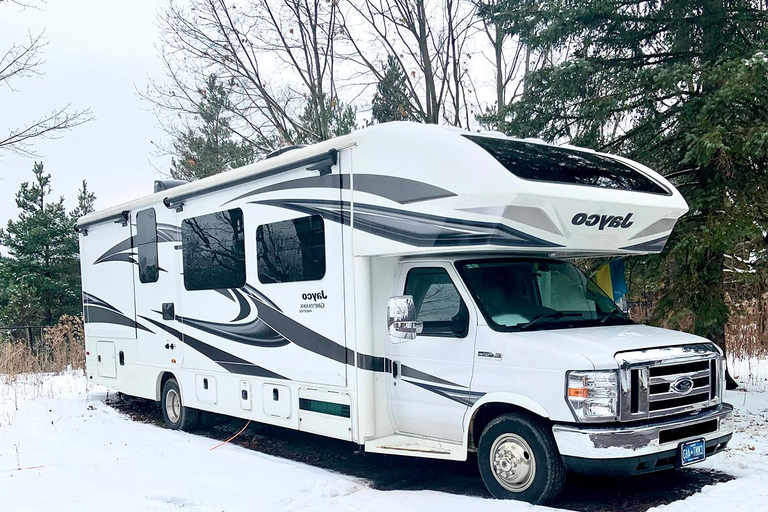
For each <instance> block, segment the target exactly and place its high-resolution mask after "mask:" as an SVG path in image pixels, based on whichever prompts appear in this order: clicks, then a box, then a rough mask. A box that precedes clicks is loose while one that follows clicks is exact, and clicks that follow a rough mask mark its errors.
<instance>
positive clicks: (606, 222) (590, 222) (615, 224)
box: [571, 212, 634, 231]
mask: <svg viewBox="0 0 768 512" xmlns="http://www.w3.org/2000/svg"><path fill="white" fill-rule="evenodd" d="M633 215H634V213H631V212H630V213H628V214H626V215H623V216H622V215H598V214H596V213H594V214H591V215H590V214H587V213H577V214H576V215H574V216H573V218H572V219H571V224H573V225H574V226H581V225H582V224H583V225H585V226H598V228H597V229H599V230H601V231H602V230H603V229H605V228H623V229H626V228H628V227H629V226H631V225H632V224H634V222H633V221H631V220H630V219H631V218H632V216H633Z"/></svg>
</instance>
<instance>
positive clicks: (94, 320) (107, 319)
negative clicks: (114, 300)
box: [83, 304, 154, 334]
mask: <svg viewBox="0 0 768 512" xmlns="http://www.w3.org/2000/svg"><path fill="white" fill-rule="evenodd" d="M83 316H84V317H85V322H86V323H89V324H113V325H124V326H126V327H131V328H132V329H141V330H142V331H147V332H149V333H152V334H154V332H152V331H150V330H149V329H147V328H146V327H144V326H143V325H141V324H140V323H137V322H134V321H133V320H131V319H130V318H128V317H127V316H125V315H123V314H122V313H120V312H117V311H113V310H111V309H105V308H103V307H99V306H93V305H88V304H86V305H84V306H83Z"/></svg>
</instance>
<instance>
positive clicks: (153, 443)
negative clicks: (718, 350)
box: [0, 361, 768, 512]
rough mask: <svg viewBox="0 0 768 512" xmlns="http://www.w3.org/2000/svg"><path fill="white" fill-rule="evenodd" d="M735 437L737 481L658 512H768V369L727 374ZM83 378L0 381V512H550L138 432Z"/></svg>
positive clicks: (718, 462) (149, 430)
mask: <svg viewBox="0 0 768 512" xmlns="http://www.w3.org/2000/svg"><path fill="white" fill-rule="evenodd" d="M731 369H732V371H733V373H734V374H736V375H739V377H740V378H741V379H740V380H741V381H742V382H745V383H747V389H748V391H737V392H729V393H728V395H727V400H728V401H729V402H731V403H733V404H734V406H735V407H736V408H737V411H738V415H737V418H736V425H737V433H736V435H735V436H734V439H733V441H732V442H731V444H730V446H729V448H728V450H727V452H725V453H724V454H722V455H719V456H717V457H713V458H712V459H711V460H708V461H706V462H704V463H703V464H702V465H703V466H705V467H710V468H713V469H717V470H720V471H723V472H726V473H729V474H731V475H734V476H735V477H736V479H735V480H732V481H730V482H726V483H721V484H717V485H712V486H707V487H704V489H703V490H702V492H700V493H698V494H695V495H693V496H691V497H690V498H688V499H685V500H682V501H677V502H674V503H672V504H670V505H667V506H663V507H658V508H657V509H654V510H662V509H663V510H664V512H681V511H688V510H691V511H694V510H695V511H697V512H700V511H701V510H728V511H729V512H738V511H749V512H759V511H764V510H768V361H761V362H756V361H753V362H752V364H751V365H749V364H747V363H737V362H732V363H731ZM105 398H106V390H104V389H102V388H96V387H94V386H89V385H88V383H87V381H86V379H85V378H84V377H83V376H82V374H81V373H79V372H69V373H65V374H63V375H56V376H52V375H31V376H22V377H20V378H17V379H15V380H13V381H11V380H10V379H8V378H7V377H3V376H0V511H2V512H21V511H28V510H29V511H50V510H55V511H57V512H58V511H69V510H72V511H77V512H87V511H96V510H108V511H110V512H111V511H123V510H131V511H137V510H141V511H151V512H154V511H157V512H166V511H175V510H178V509H185V510H190V511H195V512H207V511H217V512H218V511H227V512H234V511H246V510H258V511H260V512H262V511H281V512H282V511H286V512H290V511H295V510H312V511H329V512H330V511H334V512H335V511H344V510H364V511H371V512H378V511H381V512H385V511H386V512H391V511H392V510H397V511H398V512H408V511H424V510H439V511H440V512H450V511H457V512H459V511H462V512H465V511H466V510H472V511H473V512H481V511H486V510H488V511H493V510H498V511H501V510H504V511H507V512H510V511H511V512H515V511H522V510H532V509H536V510H545V509H546V508H545V507H532V506H530V505H527V504H524V503H514V502H500V501H495V500H491V499H483V498H475V497H466V496H458V495H453V494H446V493H439V492H433V491H378V490H375V489H372V488H370V487H368V486H367V485H366V483H365V482H364V481H362V480H358V479H355V478H352V477H347V476H344V475H340V474H337V473H333V472H330V471H326V470H322V469H318V468H314V467H311V466H307V465H304V464H300V463H296V462H292V461H287V460H284V459H279V458H275V457H272V456H269V455H265V454H262V453H258V452H255V451H251V450H246V449H243V448H239V447H237V446H232V445H225V446H222V447H221V448H218V449H217V450H215V451H211V450H210V448H212V447H213V446H215V445H216V444H218V441H216V440H213V439H209V438H205V437H200V436H195V435H190V434H185V433H182V432H173V431H170V430H166V429H163V428H158V427H156V426H152V425H148V424H143V423H137V422H134V421H131V420H130V419H128V418H127V417H125V416H123V415H121V414H120V413H118V412H117V411H115V410H114V409H112V408H111V407H109V406H107V405H106V404H105Z"/></svg>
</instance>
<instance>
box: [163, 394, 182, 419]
mask: <svg viewBox="0 0 768 512" xmlns="http://www.w3.org/2000/svg"><path fill="white" fill-rule="evenodd" d="M165 412H166V414H168V419H169V420H171V423H177V422H178V421H179V418H181V397H180V396H179V393H178V391H176V390H175V389H169V390H168V394H167V395H166V396H165Z"/></svg>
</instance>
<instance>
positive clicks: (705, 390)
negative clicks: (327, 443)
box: [76, 123, 733, 503]
mask: <svg viewBox="0 0 768 512" xmlns="http://www.w3.org/2000/svg"><path fill="white" fill-rule="evenodd" d="M687 209H688V207H687V205H686V203H685V200H684V199H683V197H682V196H681V195H680V193H679V192H678V191H677V190H676V189H675V188H674V187H673V186H672V184H670V183H669V182H668V181H667V180H665V179H664V178H663V177H662V176H660V175H659V174H657V173H656V172H654V171H652V170H650V169H648V168H646V167H644V166H642V165H640V164H637V163H635V162H632V161H629V160H626V159H623V158H619V157H615V156H610V155H606V154H602V153H597V152H594V151H589V150H586V149H579V148H575V147H570V146H555V145H550V144H545V143H543V142H542V141H537V140H527V139H525V140H520V139H513V138H508V137H505V136H503V135H501V134H496V133H471V132H467V131H461V130H458V129H453V128H446V127H437V126H425V125H418V124H411V123H390V124H382V125H378V126H373V127H370V128H366V129H363V130H359V131H356V132H354V133H352V134H350V135H346V136H343V137H338V138H335V139H332V140H329V141H326V142H322V143H319V144H314V145H311V146H307V147H299V148H292V149H291V150H285V151H282V152H279V153H278V154H275V155H271V157H269V158H266V159H264V160H262V161H259V162H257V163H255V164H253V165H249V166H246V167H243V168H240V169H236V170H232V171H230V172H226V173H223V174H220V175H217V176H213V177H210V178H207V179H203V180H200V181H196V182H193V183H185V182H156V183H155V193H154V194H152V195H149V196H147V197H143V198H140V199H136V200H134V201H131V202H128V203H125V204H122V205H119V206H116V207H114V208H109V209H106V210H104V211H100V212H96V213H92V214H89V215H86V216H85V217H82V218H81V219H79V220H78V222H77V228H76V229H77V230H78V231H79V238H80V251H81V260H82V276H83V309H84V318H85V322H86V324H85V325H86V351H87V352H86V361H87V375H88V378H89V379H91V380H92V382H94V383H97V384H100V385H103V386H106V387H108V388H111V389H114V390H117V391H119V392H122V393H125V394H127V395H133V396H137V397H144V398H148V399H154V400H157V401H159V402H160V403H161V408H162V411H163V415H164V417H165V421H166V422H167V424H168V426H169V427H170V428H172V429H181V430H186V431H189V430H192V429H194V428H195V425H196V423H197V421H198V416H199V414H200V411H212V412H216V413H222V414H226V415H231V416H236V417H240V418H244V419H250V420H253V421H258V422H262V423H268V424H272V425H279V426H283V427H286V428H291V429H296V430H300V431H304V432H311V433H314V434H318V435H321V436H328V437H332V438H337V439H344V440H347V441H349V442H351V443H356V444H358V445H360V446H361V447H362V448H363V449H364V450H365V452H369V453H384V454H396V455H403V456H409V457H427V458H433V459H448V460H455V461H462V460H466V459H467V457H468V453H469V452H477V460H478V465H479V471H480V474H481V476H482V479H483V481H484V482H485V484H486V486H487V487H488V490H489V491H490V493H491V494H492V495H493V496H495V497H497V498H512V499H520V500H526V501H529V502H534V503H541V502H545V501H547V500H549V499H551V498H553V497H554V496H556V495H557V494H558V492H559V491H560V489H561V488H562V485H563V482H564V480H565V476H566V474H567V472H569V471H572V472H583V473H610V474H622V475H629V474H638V473H646V472H652V471H658V470H663V469H669V468H674V467H680V466H686V465H688V464H692V463H695V462H698V461H701V460H703V459H704V458H706V457H710V456H712V455H714V454H715V453H718V452H720V451H721V450H723V448H725V446H726V444H727V443H728V441H729V440H730V439H731V435H732V432H733V417H732V407H731V406H730V405H729V404H727V403H724V402H723V390H724V385H723V379H724V360H723V355H722V352H721V351H720V350H719V349H718V348H717V347H716V346H715V345H714V344H713V343H711V342H710V341H708V340H706V339H702V338H700V337H696V336H693V335H690V334H685V333H681V332H676V331H671V330H665V329H659V328H654V327H649V326H646V325H638V324H636V323H634V322H632V321H631V320H630V319H629V318H628V317H627V316H626V315H625V314H624V313H623V312H622V311H621V309H619V308H618V307H617V306H616V305H615V304H614V302H613V301H612V299H611V298H609V297H608V296H607V295H606V294H604V293H603V292H602V291H601V290H600V289H599V288H598V287H597V286H596V285H595V284H594V283H593V282H592V281H591V280H590V279H588V278H587V277H586V276H585V275H584V274H583V273H582V272H581V271H580V270H579V269H578V268H577V267H576V266H575V265H574V264H573V263H572V262H571V261H570V260H573V259H575V258H582V257H621V256H627V255H633V254H650V253H657V252H659V251H661V250H662V249H663V247H664V245H665V243H666V241H667V239H668V237H669V236H670V233H671V231H672V229H673V227H674V225H675V222H676V221H677V219H678V218H679V217H680V216H681V215H683V214H684V213H686V211H687Z"/></svg>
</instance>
